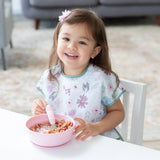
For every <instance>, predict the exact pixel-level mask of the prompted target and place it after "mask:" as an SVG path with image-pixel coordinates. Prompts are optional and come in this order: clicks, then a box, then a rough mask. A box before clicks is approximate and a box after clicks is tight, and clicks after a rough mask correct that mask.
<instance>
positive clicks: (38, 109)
mask: <svg viewBox="0 0 160 160" xmlns="http://www.w3.org/2000/svg"><path fill="white" fill-rule="evenodd" d="M46 106H47V103H46V102H45V101H42V100H41V99H38V98H37V99H35V100H34V101H33V103H32V114H33V115H39V114H43V113H45V111H46Z"/></svg>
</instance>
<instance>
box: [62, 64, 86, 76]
mask: <svg viewBox="0 0 160 160" xmlns="http://www.w3.org/2000/svg"><path fill="white" fill-rule="evenodd" d="M87 70H88V67H87V68H86V69H85V70H84V71H83V72H82V73H81V74H80V75H77V76H68V75H66V74H64V72H63V71H62V75H63V76H64V77H66V78H79V77H82V76H83V75H84V74H85V73H86V72H87Z"/></svg>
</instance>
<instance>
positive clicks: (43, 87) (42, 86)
mask: <svg viewBox="0 0 160 160" xmlns="http://www.w3.org/2000/svg"><path fill="white" fill-rule="evenodd" d="M48 73H49V71H48V70H46V71H44V73H43V74H42V76H41V78H40V80H39V81H38V83H37V86H36V88H37V89H38V90H39V91H40V92H41V93H42V95H43V96H44V97H45V96H46V93H47V92H48V91H47V88H48Z"/></svg>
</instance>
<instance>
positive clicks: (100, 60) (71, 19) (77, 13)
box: [49, 9, 119, 87]
mask: <svg viewBox="0 0 160 160" xmlns="http://www.w3.org/2000/svg"><path fill="white" fill-rule="evenodd" d="M64 23H67V24H70V25H72V24H79V23H85V24H86V25H87V27H88V28H89V31H90V32H91V34H92V36H93V38H94V40H95V41H96V43H97V45H99V46H101V52H100V53H99V54H98V55H97V56H96V57H95V58H94V59H92V58H91V59H90V63H92V64H94V65H96V66H99V67H100V68H102V69H103V70H104V71H105V72H106V73H108V74H110V73H113V74H114V75H115V77H116V82H117V87H118V86H119V78H118V75H117V74H116V73H115V72H113V71H112V68H111V62H110V57H109V51H108V42H107V38H106V31H105V26H104V23H103V21H102V20H101V19H100V18H99V17H98V16H97V14H96V13H95V12H93V11H90V10H87V9H73V10H71V14H70V15H69V16H68V17H66V18H65V19H64V20H63V21H62V22H59V23H58V24H57V27H56V29H55V32H54V36H53V47H52V51H51V54H50V59H49V72H50V74H49V79H50V80H51V79H53V78H55V77H54V75H52V73H51V69H52V66H54V65H57V64H58V62H60V60H59V58H58V55H57V41H58V35H59V32H60V29H61V27H62V25H63V24H64ZM60 63H61V62H60ZM61 65H62V63H61Z"/></svg>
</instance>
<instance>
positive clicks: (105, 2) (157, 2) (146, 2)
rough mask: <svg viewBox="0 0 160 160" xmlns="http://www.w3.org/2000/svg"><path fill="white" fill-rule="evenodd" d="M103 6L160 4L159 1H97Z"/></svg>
mask: <svg viewBox="0 0 160 160" xmlns="http://www.w3.org/2000/svg"><path fill="white" fill-rule="evenodd" d="M99 2H100V4H104V5H132V4H133V5H138V4H142V5H143V4H146V5H147V4H160V0H99Z"/></svg>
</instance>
